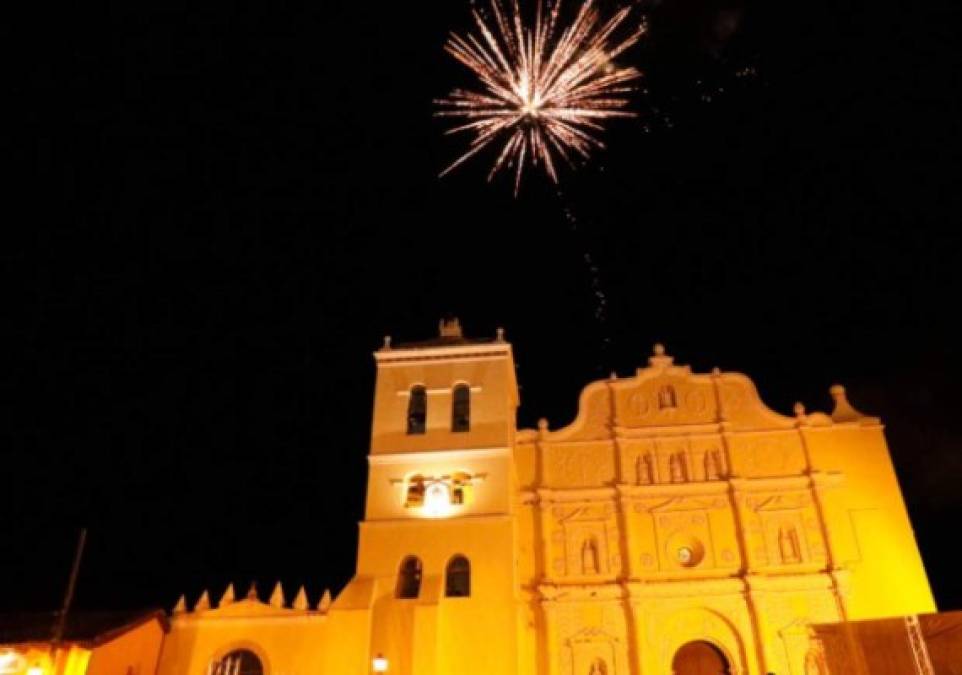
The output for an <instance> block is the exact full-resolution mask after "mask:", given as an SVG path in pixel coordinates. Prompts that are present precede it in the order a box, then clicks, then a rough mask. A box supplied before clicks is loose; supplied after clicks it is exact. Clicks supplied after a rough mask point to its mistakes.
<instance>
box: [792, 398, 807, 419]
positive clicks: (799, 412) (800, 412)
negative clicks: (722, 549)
mask: <svg viewBox="0 0 962 675" xmlns="http://www.w3.org/2000/svg"><path fill="white" fill-rule="evenodd" d="M792 412H794V413H795V417H797V418H798V419H804V418H805V404H804V403H802V402H801V401H796V402H795V405H794V406H792Z"/></svg>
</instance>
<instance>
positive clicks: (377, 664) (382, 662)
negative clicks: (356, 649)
mask: <svg viewBox="0 0 962 675" xmlns="http://www.w3.org/2000/svg"><path fill="white" fill-rule="evenodd" d="M371 667H372V668H374V672H375V673H386V672H387V659H386V658H384V655H383V654H378V655H377V656H375V657H374V659H373V660H372V661H371Z"/></svg>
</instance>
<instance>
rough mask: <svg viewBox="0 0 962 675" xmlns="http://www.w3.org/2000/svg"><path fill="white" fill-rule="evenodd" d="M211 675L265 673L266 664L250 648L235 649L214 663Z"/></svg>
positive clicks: (260, 674) (258, 674) (257, 674)
mask: <svg viewBox="0 0 962 675" xmlns="http://www.w3.org/2000/svg"><path fill="white" fill-rule="evenodd" d="M210 670H211V675H264V665H263V664H262V663H261V660H260V659H259V658H257V654H255V653H254V652H252V651H251V650H249V649H235V650H234V651H232V652H229V653H228V654H227V655H226V656H225V657H224V658H222V659H220V660H219V661H217V662H215V663H214V664H213V667H212V668H211V669H210Z"/></svg>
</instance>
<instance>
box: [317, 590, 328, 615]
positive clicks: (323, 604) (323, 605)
mask: <svg viewBox="0 0 962 675" xmlns="http://www.w3.org/2000/svg"><path fill="white" fill-rule="evenodd" d="M330 608H331V589H329V588H325V589H324V595H322V596H321V601H320V602H319V603H317V611H319V612H320V613H321V614H327V610H329V609H330Z"/></svg>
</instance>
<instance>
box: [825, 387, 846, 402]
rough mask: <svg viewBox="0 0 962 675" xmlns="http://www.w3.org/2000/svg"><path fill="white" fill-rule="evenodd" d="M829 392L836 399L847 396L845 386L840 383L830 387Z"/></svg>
mask: <svg viewBox="0 0 962 675" xmlns="http://www.w3.org/2000/svg"><path fill="white" fill-rule="evenodd" d="M828 393H830V394H831V395H832V398H834V399H840V398H845V387H843V386H842V385H840V384H833V385H832V386H831V387H829V388H828Z"/></svg>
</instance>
